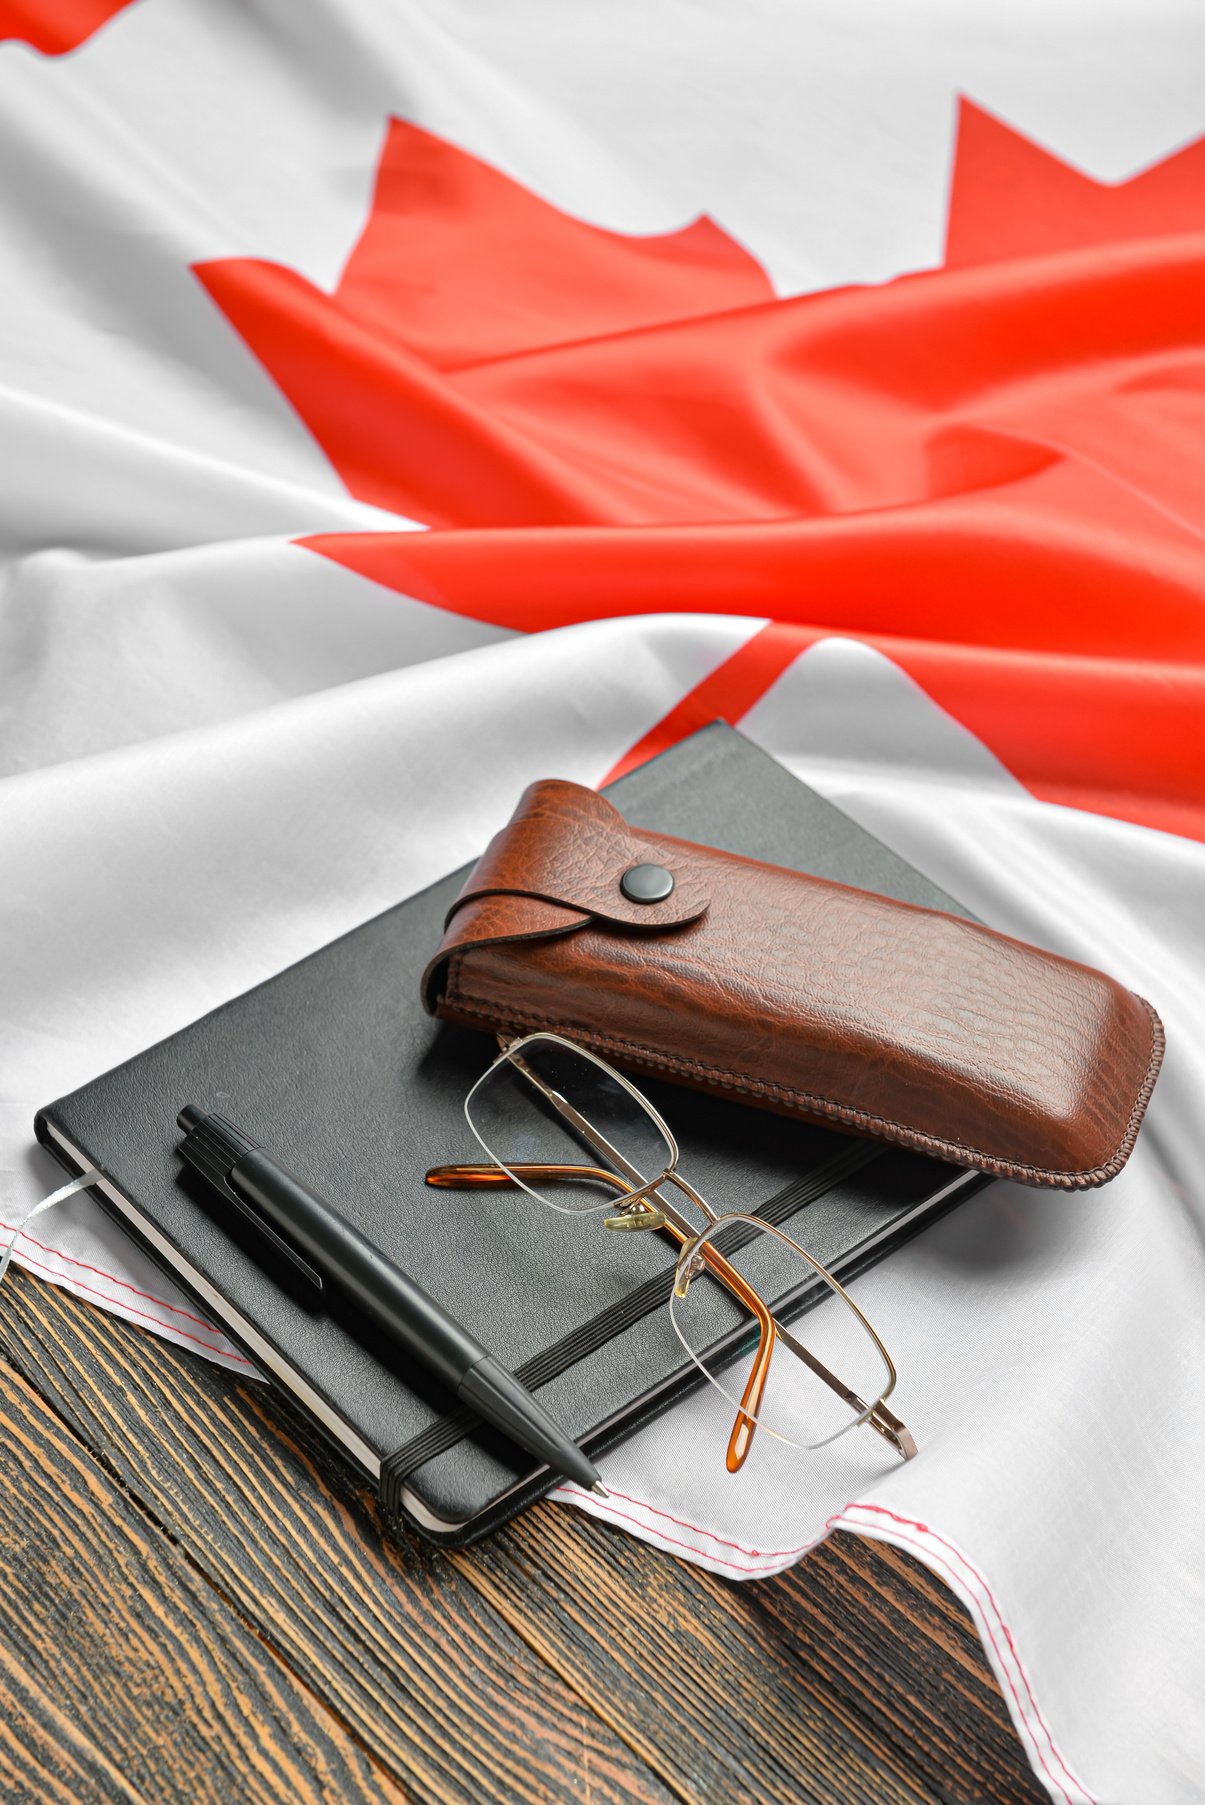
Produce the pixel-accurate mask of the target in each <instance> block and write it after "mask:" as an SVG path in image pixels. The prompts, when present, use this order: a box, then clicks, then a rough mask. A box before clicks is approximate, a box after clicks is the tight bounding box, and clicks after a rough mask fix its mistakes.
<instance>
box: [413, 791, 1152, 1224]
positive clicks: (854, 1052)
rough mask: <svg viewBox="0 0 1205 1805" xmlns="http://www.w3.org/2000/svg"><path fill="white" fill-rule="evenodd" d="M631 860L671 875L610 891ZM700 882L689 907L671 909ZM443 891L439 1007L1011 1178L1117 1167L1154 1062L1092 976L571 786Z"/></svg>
mask: <svg viewBox="0 0 1205 1805" xmlns="http://www.w3.org/2000/svg"><path fill="white" fill-rule="evenodd" d="M577 799H580V806H579V802H578V800H577ZM579 819H580V821H581V823H582V832H581V835H580V838H579V839H576V840H575V839H574V838H573V834H574V826H575V821H576V820H579ZM641 857H643V858H646V859H649V860H653V861H654V862H657V863H663V864H666V865H668V866H669V867H670V869H671V870H672V871H673V872H674V874H675V878H676V880H677V887H676V891H675V894H674V895H673V896H671V897H670V898H668V899H667V901H666V902H665V903H662V904H657V905H653V906H649V907H645V908H643V909H641V908H640V907H639V906H638V905H632V904H627V903H626V902H625V901H624V899H623V898H622V897H621V896H619V888H618V886H619V878H620V876H621V875H622V872H623V871H624V870H625V869H626V868H627V866H628V865H630V864H632V863H635V862H636V861H637V860H638V859H639V858H641ZM483 871H484V877H483ZM504 888H508V889H509V894H507V895H505V896H499V895H493V894H487V895H486V896H485V897H484V898H483V897H482V894H481V893H482V891H483V890H485V891H495V890H499V889H504ZM617 896H619V902H620V903H621V904H622V907H623V910H626V911H627V912H626V913H623V912H622V911H621V909H619V908H617V907H616V902H615V899H616V897H617ZM699 897H706V898H707V899H708V901H707V906H706V909H705V911H704V912H703V913H702V914H699V915H695V916H693V918H691V919H688V920H683V918H682V914H683V910H684V908H687V907H690V906H692V905H693V903H694V902H695V901H696V899H698V898H699ZM683 899H689V900H688V901H684V900H683ZM460 900H461V905H462V906H458V908H457V909H455V910H454V911H453V912H452V914H451V917H450V920H449V925H448V928H447V931H446V933H445V936H444V940H443V942H442V943H441V946H440V948H439V951H438V953H437V955H436V957H435V959H434V960H433V961H432V964H431V966H429V967H428V971H427V973H426V977H425V1001H426V1005H427V1007H428V1008H430V1009H433V1010H435V1011H436V1012H437V1013H438V1014H440V1015H441V1016H443V1017H445V1018H446V1019H449V1020H453V1021H460V1022H464V1023H466V1024H469V1025H473V1024H476V1025H478V1026H483V1025H488V1026H490V1027H493V1028H504V1029H509V1030H518V1031H523V1030H526V1029H531V1028H535V1027H550V1028H556V1029H558V1030H560V1031H561V1032H563V1033H565V1034H567V1035H569V1036H570V1037H576V1038H578V1039H581V1040H584V1041H586V1042H587V1043H588V1044H589V1045H591V1046H593V1047H595V1048H597V1049H599V1050H602V1051H604V1052H606V1053H608V1054H610V1055H611V1056H613V1057H614V1058H615V1059H616V1060H617V1061H618V1062H619V1063H621V1064H623V1065H625V1066H628V1067H632V1068H636V1069H644V1068H647V1069H652V1070H657V1071H660V1072H663V1073H665V1074H667V1075H670V1076H672V1077H674V1078H676V1079H677V1080H679V1081H680V1082H682V1083H685V1084H690V1085H695V1086H699V1087H702V1088H704V1089H715V1090H719V1091H727V1092H732V1093H736V1094H738V1095H740V1096H742V1097H744V1098H746V1099H748V1100H749V1101H750V1102H757V1103H760V1104H762V1105H763V1106H765V1107H768V1108H771V1109H785V1110H798V1111H802V1112H806V1113H809V1114H819V1115H822V1116H825V1117H828V1118H830V1119H832V1120H834V1121H836V1122H839V1123H841V1124H842V1125H844V1126H846V1127H848V1128H851V1129H854V1130H856V1131H858V1132H862V1133H865V1134H870V1135H878V1136H882V1137H884V1138H886V1139H888V1140H892V1141H897V1142H900V1143H901V1144H903V1145H905V1146H910V1147H915V1148H918V1149H920V1150H922V1151H924V1152H927V1153H932V1154H935V1155H938V1156H939V1157H941V1158H944V1159H949V1160H952V1161H955V1162H958V1163H961V1164H964V1165H968V1166H974V1167H976V1168H978V1169H980V1170H983V1171H988V1172H992V1173H995V1174H997V1175H1000V1176H1006V1177H1009V1178H1014V1179H1019V1180H1020V1181H1021V1182H1023V1183H1028V1184H1036V1185H1050V1186H1057V1187H1061V1188H1064V1189H1072V1188H1075V1189H1078V1188H1083V1187H1086V1186H1090V1185H1096V1184H1101V1183H1103V1182H1104V1181H1105V1180H1106V1179H1109V1178H1111V1177H1113V1176H1114V1174H1115V1173H1116V1172H1118V1171H1119V1170H1120V1169H1121V1166H1122V1165H1123V1164H1124V1163H1125V1160H1126V1159H1127V1158H1128V1156H1129V1153H1130V1150H1131V1148H1132V1147H1133V1144H1134V1139H1135V1136H1136V1135H1137V1132H1138V1127H1139V1124H1140V1122H1141V1119H1142V1114H1143V1111H1144V1109H1145V1107H1146V1103H1147V1099H1148V1098H1149V1096H1150V1092H1151V1089H1152V1087H1153V1085H1154V1082H1155V1078H1156V1076H1157V1074H1158V1069H1159V1062H1160V1059H1161V1056H1162V1051H1163V1034H1162V1028H1161V1026H1160V1023H1159V1020H1158V1018H1157V1016H1156V1015H1155V1012H1154V1010H1153V1009H1152V1008H1151V1006H1150V1005H1149V1004H1148V1003H1146V1002H1145V1001H1144V1000H1143V999H1142V998H1140V997H1136V996H1135V995H1134V994H1133V993H1132V992H1131V991H1128V990H1126V989H1124V988H1123V987H1122V986H1121V985H1120V984H1117V983H1116V982H1115V981H1114V980H1113V979H1111V978H1109V977H1106V976H1105V975H1104V974H1103V973H1102V972H1098V971H1093V970H1091V969H1090V968H1089V967H1087V966H1084V965H1078V964H1075V963H1073V962H1072V961H1070V960H1066V959H1060V958H1058V957H1056V956H1055V955H1053V954H1051V953H1046V952H1042V951H1040V950H1039V949H1038V948H1036V947H1032V946H1027V945H1025V944H1024V943H1023V942H1021V941H1018V940H1013V939H1010V938H1008V937H1007V936H1005V935H1002V934H996V933H993V932H992V931H991V930H990V929H989V928H985V927H983V926H981V925H979V924H977V923H974V922H969V921H967V920H965V919H959V918H957V917H956V916H954V915H950V914H946V913H943V912H940V911H936V910H930V909H922V908H917V907H913V906H910V905H908V904H906V903H903V902H899V901H895V900H892V899H891V898H889V897H884V896H879V895H874V894H871V893H868V892H866V891H863V890H855V889H851V888H849V887H847V886H845V885H841V884H835V883H831V882H826V881H824V880H823V879H819V878H815V877H809V876H804V875H802V874H800V873H799V872H797V871H790V870H786V869H783V868H781V867H776V866H773V865H769V864H765V863H758V862H754V861H751V860H748V859H742V858H737V857H734V856H732V855H731V854H729V853H725V852H721V851H717V850H715V849H712V848H708V847H703V846H698V845H693V844H691V843H689V842H685V841H681V840H670V839H666V838H665V837H664V836H654V835H644V834H641V833H639V832H637V831H634V830H632V829H630V828H629V827H628V826H627V824H626V823H625V822H624V821H623V819H622V817H621V816H620V815H619V812H618V810H616V809H615V808H614V807H613V806H612V805H611V804H610V803H608V802H607V801H606V800H605V799H604V798H602V797H600V796H597V795H595V794H594V793H593V792H592V791H588V790H580V789H579V788H578V786H576V785H572V784H567V783H562V782H547V783H537V784H533V785H531V786H530V787H529V789H528V790H527V791H526V793H525V795H524V796H523V798H522V800H521V802H520V804H519V807H518V809H517V811H516V814H515V818H514V821H513V823H512V825H511V827H510V828H508V829H506V830H504V831H503V832H502V833H500V834H499V835H497V836H496V837H495V839H494V841H493V843H492V845H491V848H490V852H489V854H488V855H487V859H486V860H484V861H483V864H482V866H481V867H478V869H477V870H476V871H475V872H474V873H473V875H472V876H471V877H470V879H469V881H468V883H467V884H466V885H465V888H464V891H463V892H462V896H461V899H460ZM675 902H677V904H678V907H677V911H676V912H675V909H674V905H675ZM629 924H633V925H629ZM633 926H634V927H635V929H636V930H637V931H633Z"/></svg>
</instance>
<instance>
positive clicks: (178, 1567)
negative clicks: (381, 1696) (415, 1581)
mask: <svg viewBox="0 0 1205 1805" xmlns="http://www.w3.org/2000/svg"><path fill="white" fill-rule="evenodd" d="M0 1446H2V1447H3V1459H2V1460H0V1560H2V1562H3V1567H2V1569H0V1570H2V1572H3V1576H4V1577H3V1584H2V1585H0V1693H2V1695H3V1699H4V1709H3V1710H2V1711H0V1796H3V1798H4V1799H5V1800H7V1801H10V1802H12V1805H15V1802H16V1801H19V1800H29V1801H32V1802H36V1805H59V1802H61V1805H81V1802H83V1801H87V1800H93V1799H94V1800H102V1799H103V1800H122V1801H129V1802H130V1805H139V1802H140V1801H142V1800H145V1799H152V1798H153V1799H165V1798H175V1797H177V1796H179V1795H180V1792H181V1790H182V1788H184V1787H185V1786H186V1790H187V1796H188V1798H189V1799H190V1800H191V1801H195V1802H196V1805H206V1802H209V1805H230V1802H232V1801H235V1800H244V1799H245V1800H254V1801H256V1805H260V1802H261V1801H263V1802H264V1805H267V1802H269V1801H279V1802H280V1805H286V1802H287V1805H296V1802H297V1801H302V1800H314V1801H318V1800H324V1801H329V1802H330V1805H342V1802H343V1801H348V1802H351V1801H361V1802H367V1801H373V1802H374V1805H402V1801H403V1800H404V1798H405V1794H404V1793H403V1792H402V1791H401V1790H400V1788H399V1787H397V1786H396V1785H395V1783H394V1782H393V1781H392V1780H391V1779H390V1778H389V1777H388V1776H387V1775H386V1774H385V1773H383V1772H382V1771H381V1769H380V1768H379V1767H377V1766H375V1765H374V1763H373V1762H372V1761H371V1760H370V1759H369V1758H368V1756H367V1755H366V1754H365V1753H364V1751H363V1750H362V1749H360V1748H359V1747H358V1746H357V1745H356V1743H355V1742H354V1741H353V1740H352V1738H351V1737H350V1736H349V1735H348V1734H347V1732H346V1730H345V1729H344V1728H343V1726H342V1725H341V1724H339V1723H338V1722H336V1720H335V1719H334V1718H332V1717H331V1715H330V1714H329V1712H327V1711H326V1710H325V1708H324V1707H323V1706H322V1705H321V1704H319V1703H318V1702H317V1701H316V1700H315V1699H314V1698H313V1697H312V1695H310V1694H309V1693H308V1692H307V1691H306V1689H305V1688H304V1687H303V1686H302V1685H301V1684H300V1683H299V1681H298V1680H297V1679H296V1678H295V1677H294V1676H293V1675H292V1674H291V1673H290V1672H289V1671H288V1669H287V1668H285V1667H284V1666H283V1665H282V1664H281V1663H280V1661H278V1660H277V1659H276V1658H275V1656H273V1655H272V1654H271V1653H270V1652H269V1651H268V1650H267V1649H266V1648H265V1647H264V1645H263V1644H262V1643H261V1642H260V1641H259V1640H258V1638H257V1637H256V1636H255V1635H253V1634H252V1632H251V1631H250V1630H249V1629H248V1628H247V1627H246V1625H245V1624H243V1623H242V1622H240V1620H239V1618H238V1617H237V1616H236V1615H235V1613H234V1612H233V1611H232V1610H231V1609H230V1608H229V1606H228V1605H226V1604H224V1603H223V1601H222V1600H221V1599H220V1598H219V1597H218V1595H217V1594H216V1593H215V1592H214V1590H213V1589H212V1587H211V1586H209V1585H208V1584H207V1582H206V1581H205V1580H204V1579H203V1578H201V1576H200V1575H199V1574H198V1573H196V1571H195V1570H194V1569H193V1568H191V1567H190V1566H189V1564H188V1562H187V1561H186V1560H185V1559H184V1557H183V1556H182V1555H181V1554H180V1553H179V1552H178V1550H176V1549H175V1548H174V1547H173V1546H172V1544H171V1542H169V1541H168V1539H167V1538H166V1537H165V1536H164V1535H163V1534H162V1532H161V1531H160V1530H158V1529H157V1528H156V1527H155V1526H154V1525H153V1524H152V1523H151V1522H150V1520H149V1519H148V1518H147V1516H146V1515H145V1514H144V1513H143V1512H142V1511H141V1510H139V1509H138V1508H137V1507H136V1506H135V1505H134V1504H133V1503H131V1501H130V1500H129V1498H128V1497H126V1496H125V1495H124V1494H123V1493H122V1492H121V1491H120V1490H119V1489H118V1487H117V1486H116V1485H115V1484H114V1482H113V1481H112V1480H111V1479H110V1478H108V1477H107V1476H106V1475H105V1474H104V1473H103V1472H102V1471H101V1469H100V1467H99V1466H98V1465H97V1463H96V1461H95V1460H94V1459H93V1457H92V1456H91V1455H90V1454H89V1453H88V1452H87V1451H86V1450H85V1449H84V1448H83V1447H81V1445H80V1443H79V1441H78V1440H77V1439H76V1437H75V1436H74V1435H72V1434H71V1433H70V1432H69V1431H68V1430H67V1429H66V1428H65V1427H64V1426H63V1424H62V1423H61V1422H60V1421H59V1420H58V1418H57V1417H56V1416H55V1415H54V1414H53V1412H52V1411H51V1410H50V1409H49V1407H48V1406H47V1405H46V1404H45V1403H44V1402H43V1401H42V1399H40V1398H39V1397H38V1396H37V1395H36V1393H35V1392H34V1391H33V1390H32V1389H31V1388H30V1387H29V1386H28V1385H27V1384H25V1383H24V1381H22V1380H21V1379H19V1378H18V1377H17V1375H16V1374H15V1373H14V1372H12V1370H11V1369H10V1368H8V1367H6V1366H4V1365H2V1364H0Z"/></svg>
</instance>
